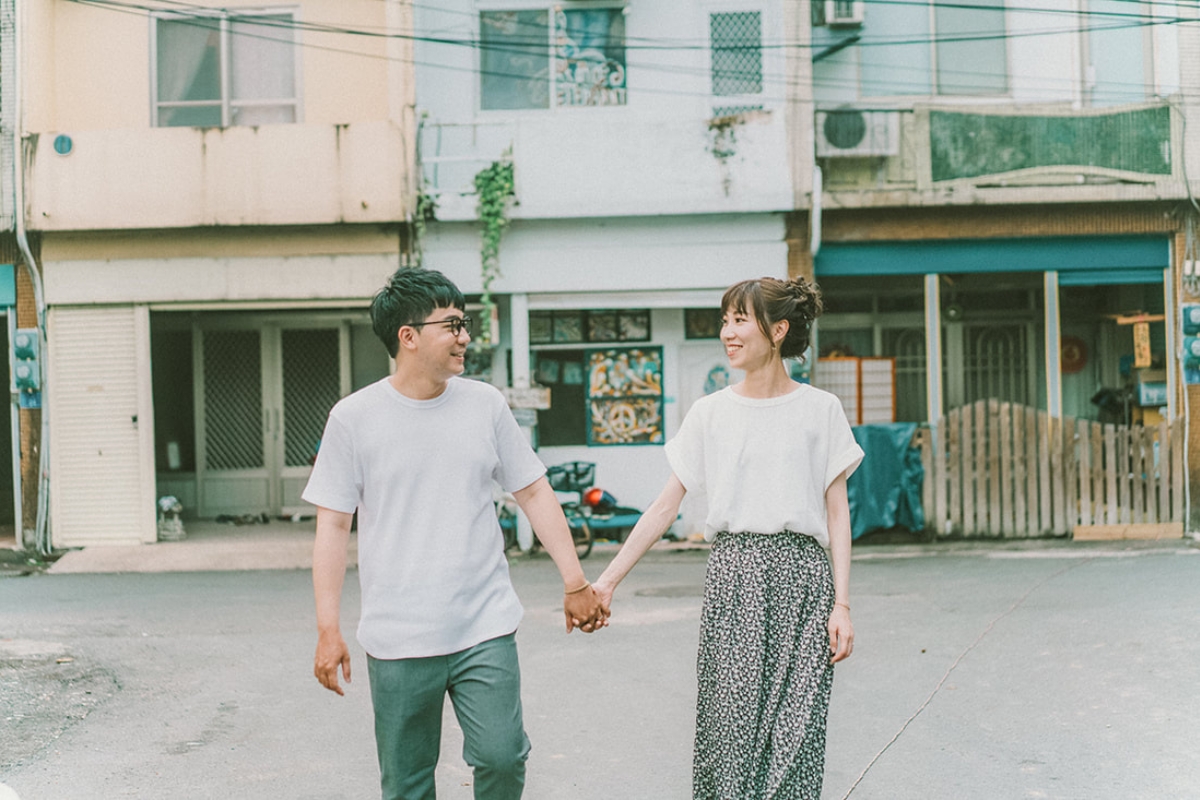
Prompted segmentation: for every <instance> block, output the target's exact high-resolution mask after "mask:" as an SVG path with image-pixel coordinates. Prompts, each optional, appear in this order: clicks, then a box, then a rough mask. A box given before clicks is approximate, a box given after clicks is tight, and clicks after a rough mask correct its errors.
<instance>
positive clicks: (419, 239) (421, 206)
mask: <svg viewBox="0 0 1200 800" xmlns="http://www.w3.org/2000/svg"><path fill="white" fill-rule="evenodd" d="M436 219H437V200H436V199H434V197H433V195H431V194H429V193H428V192H427V191H425V186H424V184H422V186H421V188H420V189H418V190H417V204H416V208H414V209H413V221H412V245H411V250H412V258H413V266H417V267H420V266H423V263H422V262H424V260H425V227H426V225H427V224H428V223H430V222H433V221H434V220H436Z"/></svg>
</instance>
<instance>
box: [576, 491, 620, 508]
mask: <svg viewBox="0 0 1200 800" xmlns="http://www.w3.org/2000/svg"><path fill="white" fill-rule="evenodd" d="M583 502H584V503H586V504H587V505H589V506H591V507H592V509H594V510H596V511H612V510H613V509H614V508H616V507H617V498H615V497H613V496H612V495H611V494H609V493H608V492H606V491H604V490H603V489H601V488H600V487H599V486H593V487H592V488H591V489H588V490H587V491H586V492H585V493H584V495H583Z"/></svg>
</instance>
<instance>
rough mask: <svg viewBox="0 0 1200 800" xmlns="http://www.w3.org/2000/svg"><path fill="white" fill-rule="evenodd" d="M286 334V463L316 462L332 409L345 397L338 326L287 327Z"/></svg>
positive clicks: (284, 364) (284, 359) (299, 465)
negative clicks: (342, 384) (342, 383)
mask: <svg viewBox="0 0 1200 800" xmlns="http://www.w3.org/2000/svg"><path fill="white" fill-rule="evenodd" d="M282 336H283V430H284V437H283V449H284V463H285V464H286V465H287V466H289V467H302V466H305V465H307V464H311V463H312V459H313V456H315V455H316V454H317V444H318V442H320V440H321V434H322V433H323V432H324V430H325V419H326V417H328V416H329V409H331V408H333V404H334V403H336V402H337V401H338V399H339V398H340V397H341V373H340V349H339V346H338V331H337V329H336V328H325V329H316V330H285V331H283V333H282Z"/></svg>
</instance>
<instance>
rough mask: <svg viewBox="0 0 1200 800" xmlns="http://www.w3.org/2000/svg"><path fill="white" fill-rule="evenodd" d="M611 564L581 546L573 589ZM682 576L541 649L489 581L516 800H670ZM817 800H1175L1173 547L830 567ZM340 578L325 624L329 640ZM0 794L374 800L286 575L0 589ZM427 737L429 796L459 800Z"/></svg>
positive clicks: (167, 576)
mask: <svg viewBox="0 0 1200 800" xmlns="http://www.w3.org/2000/svg"><path fill="white" fill-rule="evenodd" d="M614 552H615V546H605V545H601V546H598V547H597V549H596V551H595V552H594V553H593V555H592V557H591V558H589V559H588V560H587V561H586V562H585V568H586V569H587V571H588V574H589V575H591V576H595V575H597V574H598V573H599V571H600V570H601V569H602V568H603V565H604V564H605V563H606V561H607V560H608V559H610V558H611V557H612V555H613V553H614ZM706 555H707V553H706V551H705V550H704V549H703V548H696V547H663V548H662V549H656V550H654V551H652V552H651V553H650V555H648V556H647V557H646V559H645V560H644V561H643V563H642V564H641V565H639V566H638V567H637V568H636V569H635V570H634V572H633V573H632V574H631V575H630V577H629V578H628V579H627V580H626V582H625V584H623V585H622V587H621V588H620V589H619V590H618V594H617V597H616V600H615V603H614V609H613V611H614V616H613V619H612V625H611V627H610V628H608V629H606V630H604V631H602V632H600V633H597V634H594V635H591V636H588V635H585V634H582V633H580V632H578V631H577V632H575V633H572V634H571V635H569V636H567V635H564V634H563V632H562V616H561V610H560V608H559V600H560V595H559V592H560V590H561V586H560V584H559V582H558V581H557V576H556V573H555V571H554V568H553V565H552V564H551V562H550V561H549V559H548V558H546V557H545V556H544V555H539V556H531V557H526V556H522V557H518V558H515V559H513V560H512V564H511V566H512V575H513V581H514V584H515V585H516V587H517V591H518V593H519V594H520V596H521V598H522V601H523V602H524V604H525V608H526V615H525V619H524V622H523V623H522V625H521V629H520V632H519V634H518V641H519V645H520V648H521V659H522V670H523V680H524V697H525V714H526V727H527V729H528V731H529V735H530V738H531V740H532V742H533V751H532V754H531V757H530V761H529V777H528V785H527V791H526V798H529V800H573V799H574V798H579V799H580V800H592V799H595V800H599V799H600V798H605V799H606V800H612V799H616V800H627V799H630V800H639V799H641V798H645V799H646V800H676V799H678V800H685V798H688V797H690V772H691V746H692V735H693V719H694V718H693V714H694V702H695V685H694V681H695V668H694V658H695V646H696V639H697V625H698V619H699V611H700V593H701V586H702V583H703V575H704V567H705V558H706ZM851 583H852V598H851V605H852V606H853V609H854V611H853V616H854V622H855V627H856V637H857V638H856V647H855V653H854V655H853V657H852V658H851V659H850V660H849V661H847V662H845V663H844V664H842V665H839V666H838V668H837V672H836V678H835V681H834V690H833V701H832V705H831V708H830V723H829V740H828V756H827V770H826V781H825V792H824V794H823V797H824V798H827V799H829V798H834V799H837V798H854V799H855V800H908V799H911V800H929V799H931V798H953V799H954V800H958V799H959V798H962V799H965V800H970V799H973V798H978V799H979V800H1007V799H1008V798H1064V799H1069V800H1107V799H1108V798H1112V799H1113V800H1116V798H1121V800H1128V799H1130V798H1156V799H1161V798H1200V758H1198V757H1197V750H1198V749H1200V689H1198V687H1200V637H1198V636H1197V633H1198V632H1200V547H1198V546H1197V543H1196V542H1194V541H1191V540H1182V541H1176V542H1159V543H1130V544H1123V543H1073V542H1062V541H1058V542H1033V543H985V544H975V543H959V544H950V545H907V546H886V545H873V546H869V547H857V548H856V555H855V560H854V564H853V571H852V577H851ZM358 603H359V593H358V587H357V582H356V575H355V573H354V572H353V571H352V572H351V574H350V576H349V578H348V581H347V586H346V592H345V601H344V604H343V620H344V626H345V633H346V635H347V638H348V639H351V640H352V638H353V636H352V634H353V622H354V620H356V619H357V612H358ZM0 609H2V611H0V713H2V714H3V719H4V724H3V726H0V784H6V785H7V786H9V787H11V788H12V789H13V790H15V791H16V792H17V794H18V795H19V797H20V798H21V800H66V799H70V800H76V799H77V800H91V799H92V798H97V799H98V798H105V799H107V798H123V797H132V798H162V797H171V798H182V799H184V800H187V799H189V798H196V799H197V800H210V799H213V798H237V799H241V798H246V799H248V800H250V799H253V800H258V798H287V799H288V800H296V799H300V798H314V799H320V800H332V799H333V798H370V797H378V769H377V767H376V764H375V758H374V744H373V734H372V729H371V712H370V698H369V691H368V686H367V679H366V677H367V676H366V668H365V667H366V665H365V660H364V656H363V654H362V652H361V650H359V649H358V648H357V646H356V645H354V644H353V643H352V645H351V647H352V655H353V659H354V661H353V668H354V673H353V678H354V679H353V682H352V684H351V686H350V688H349V691H348V692H347V696H346V697H344V698H342V697H338V696H336V695H334V694H332V693H330V692H328V691H325V690H324V689H321V688H320V687H319V685H318V684H317V682H316V680H315V679H314V678H313V677H312V674H311V658H312V648H313V645H314V643H315V634H314V630H313V616H312V596H311V584H310V581H309V577H308V574H307V573H306V572H305V571H304V570H301V569H295V568H292V569H259V570H256V571H202V572H154V573H137V572H125V573H120V574H100V573H87V572H74V573H68V574H53V573H51V574H33V575H28V576H24V577H10V578H2V579H0ZM460 752H461V735H460V733H459V730H458V727H457V725H456V723H455V722H454V717H453V714H452V713H451V712H450V711H449V710H448V711H447V714H446V721H445V728H444V733H443V754H442V764H441V766H440V767H439V771H438V787H439V797H441V798H449V799H450V800H456V799H460V798H469V797H471V796H472V795H471V787H470V783H471V775H470V771H469V770H468V768H467V767H466V766H465V765H464V764H463V763H462V759H461V754H460Z"/></svg>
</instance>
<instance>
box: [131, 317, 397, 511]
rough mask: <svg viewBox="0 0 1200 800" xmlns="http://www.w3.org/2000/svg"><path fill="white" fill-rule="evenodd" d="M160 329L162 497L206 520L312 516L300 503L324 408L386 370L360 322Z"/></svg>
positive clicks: (224, 323) (205, 322) (212, 323)
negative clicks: (169, 497)
mask: <svg viewBox="0 0 1200 800" xmlns="http://www.w3.org/2000/svg"><path fill="white" fill-rule="evenodd" d="M163 316H164V317H165V316H168V315H163ZM175 316H176V317H180V316H182V315H175ZM181 322H186V324H180V323H181ZM156 327H157V328H158V329H156V330H154V331H153V336H154V350H153V360H154V375H155V381H154V386H155V397H154V404H155V431H156V435H155V438H156V449H157V460H158V465H159V475H158V493H159V495H160V496H161V495H163V494H173V495H175V496H176V497H178V498H179V499H180V500H181V502H182V503H183V506H184V509H185V514H186V515H187V516H193V517H200V518H203V519H211V518H219V517H224V516H229V517H243V516H245V515H253V516H258V515H262V514H266V515H268V516H270V517H277V516H290V515H293V514H298V513H305V514H311V513H312V508H311V507H310V506H308V505H307V504H305V503H304V502H303V501H302V500H301V498H300V494H301V492H302V491H303V490H304V486H305V484H306V483H307V481H308V476H309V473H310V472H311V469H312V464H313V462H314V461H315V459H316V455H317V451H318V449H319V447H320V442H321V436H322V434H323V432H324V429H325V421H326V418H327V417H328V414H329V410H330V409H331V408H332V407H333V405H334V404H335V403H336V402H337V401H338V400H339V399H340V398H342V397H344V396H345V395H347V394H349V393H350V392H351V391H353V390H355V389H357V388H360V387H361V386H365V385H366V384H367V383H370V382H372V381H374V380H378V379H380V378H383V377H386V376H387V374H388V371H389V364H388V357H387V353H386V351H385V350H384V348H383V346H382V345H381V344H380V343H379V342H378V341H377V340H374V337H373V336H372V335H371V332H370V326H369V322H367V321H366V319H365V317H364V315H362V314H353V315H349V314H332V315H326V316H323V317H322V316H318V315H314V314H299V313H294V312H292V313H280V314H275V315H262V314H259V315H252V314H225V315H196V316H193V317H189V318H187V319H186V320H182V319H173V320H171V319H168V320H163V321H162V322H161V324H159V325H158V326H156Z"/></svg>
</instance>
